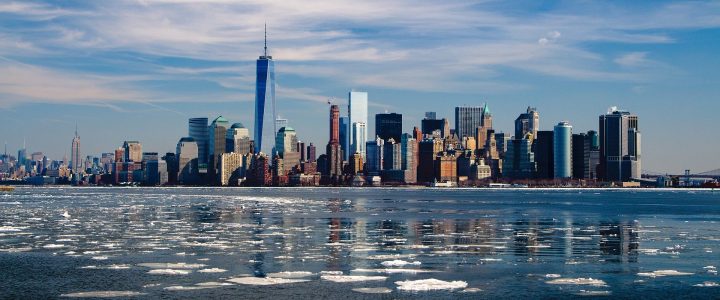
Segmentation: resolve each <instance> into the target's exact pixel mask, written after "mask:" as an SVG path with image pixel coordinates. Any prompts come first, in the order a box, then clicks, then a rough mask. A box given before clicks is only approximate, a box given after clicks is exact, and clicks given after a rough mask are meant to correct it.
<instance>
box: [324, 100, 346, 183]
mask: <svg viewBox="0 0 720 300" xmlns="http://www.w3.org/2000/svg"><path fill="white" fill-rule="evenodd" d="M342 152H343V151H342V148H341V146H340V107H338V106H337V105H331V106H330V141H328V144H327V147H326V151H325V154H326V156H327V171H326V173H325V175H327V176H328V177H330V178H331V179H330V180H334V179H332V178H337V177H338V176H340V175H342V173H343V153H342Z"/></svg>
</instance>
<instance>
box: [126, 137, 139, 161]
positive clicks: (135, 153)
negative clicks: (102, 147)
mask: <svg viewBox="0 0 720 300" xmlns="http://www.w3.org/2000/svg"><path fill="white" fill-rule="evenodd" d="M123 150H124V151H123V153H124V156H125V157H124V160H123V161H124V162H137V163H139V162H142V144H140V142H138V141H125V143H123Z"/></svg>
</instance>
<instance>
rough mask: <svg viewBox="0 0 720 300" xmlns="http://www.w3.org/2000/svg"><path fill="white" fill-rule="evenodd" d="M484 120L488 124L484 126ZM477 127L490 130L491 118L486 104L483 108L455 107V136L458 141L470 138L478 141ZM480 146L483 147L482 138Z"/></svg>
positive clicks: (483, 141)
mask: <svg viewBox="0 0 720 300" xmlns="http://www.w3.org/2000/svg"><path fill="white" fill-rule="evenodd" d="M486 120H487V122H488V124H484V122H485V121H486ZM478 127H485V128H486V129H490V128H492V116H491V115H490V109H489V108H488V105H487V103H486V104H485V105H484V106H459V107H455V134H456V135H457V136H458V138H459V139H462V138H463V137H469V136H472V137H475V139H476V140H479V139H478V137H477V136H476V130H477V128H478ZM483 135H484V130H483ZM482 145H483V146H484V145H485V139H484V138H482Z"/></svg>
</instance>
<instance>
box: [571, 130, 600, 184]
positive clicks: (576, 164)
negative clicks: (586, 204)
mask: <svg viewBox="0 0 720 300" xmlns="http://www.w3.org/2000/svg"><path fill="white" fill-rule="evenodd" d="M596 136H597V135H596ZM590 144H591V137H590V136H589V135H587V134H586V133H576V134H573V135H572V175H573V178H577V179H586V178H590Z"/></svg>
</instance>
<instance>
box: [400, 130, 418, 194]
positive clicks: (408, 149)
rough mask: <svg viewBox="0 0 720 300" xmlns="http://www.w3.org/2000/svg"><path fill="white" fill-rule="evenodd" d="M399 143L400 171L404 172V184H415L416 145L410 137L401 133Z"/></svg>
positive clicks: (414, 140) (416, 165) (415, 141)
mask: <svg viewBox="0 0 720 300" xmlns="http://www.w3.org/2000/svg"><path fill="white" fill-rule="evenodd" d="M400 143H401V155H402V164H401V165H402V166H401V167H402V169H403V170H404V171H405V176H404V180H403V181H404V182H405V183H415V182H417V167H418V159H419V158H418V156H419V152H418V143H417V140H416V139H415V138H413V136H412V135H410V134H407V133H403V135H402V140H401V141H400Z"/></svg>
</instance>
